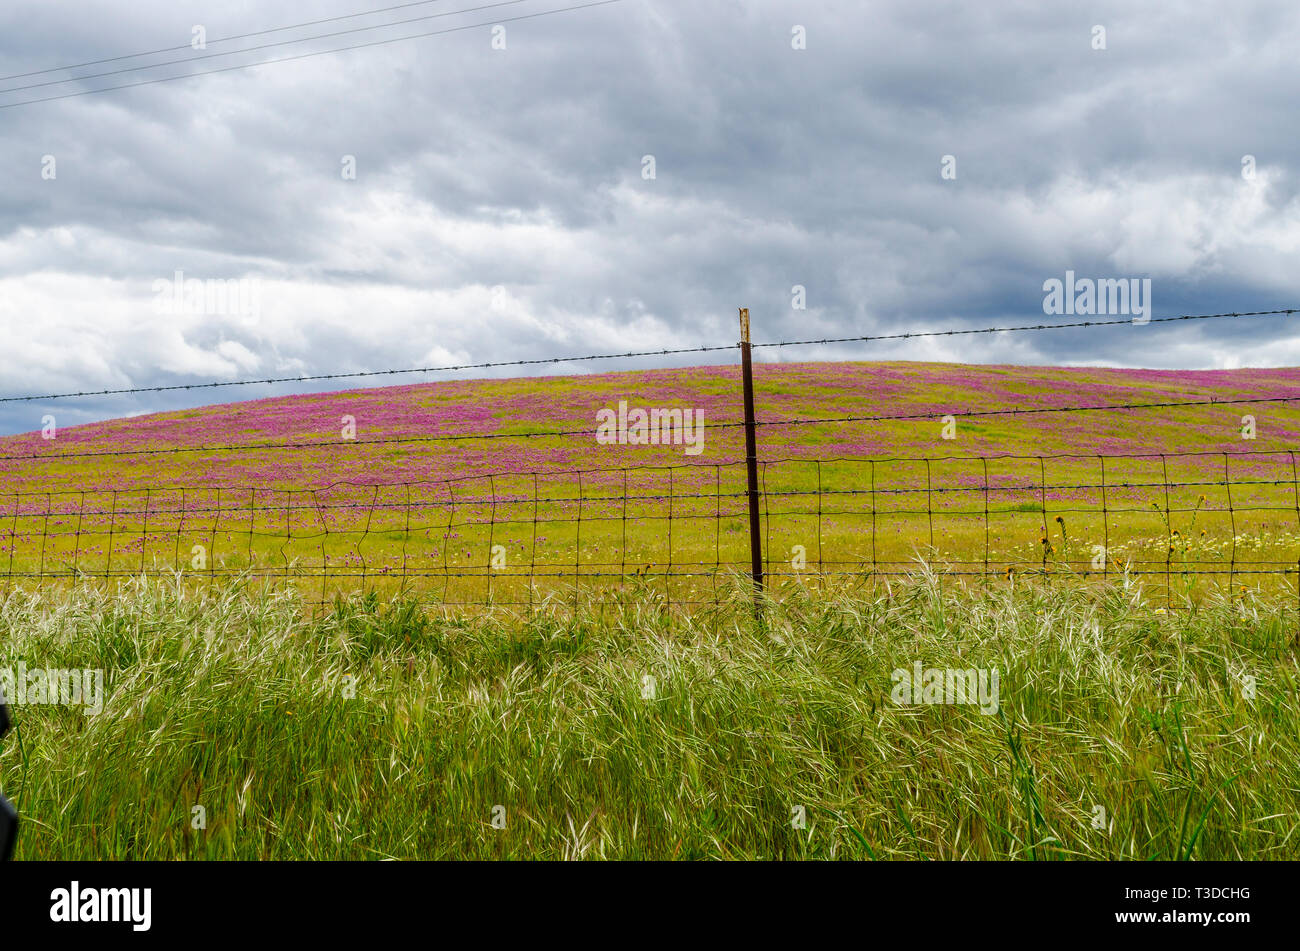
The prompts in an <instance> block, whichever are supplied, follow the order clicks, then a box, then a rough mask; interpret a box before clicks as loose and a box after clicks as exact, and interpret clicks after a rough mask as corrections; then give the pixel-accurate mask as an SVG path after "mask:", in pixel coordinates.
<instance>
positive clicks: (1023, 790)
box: [0, 572, 1300, 859]
mask: <svg viewBox="0 0 1300 951" xmlns="http://www.w3.org/2000/svg"><path fill="white" fill-rule="evenodd" d="M1298 651H1300V647H1298V646H1297V641H1296V617H1295V609H1294V606H1293V605H1292V604H1285V605H1284V604H1261V603H1253V602H1251V601H1249V600H1247V601H1236V602H1231V603H1230V602H1222V601H1218V602H1216V601H1209V602H1203V603H1201V604H1199V605H1197V606H1195V607H1193V606H1190V605H1189V606H1188V608H1187V609H1186V610H1182V611H1166V612H1163V613H1159V612H1157V611H1156V610H1153V609H1152V608H1151V607H1149V606H1146V605H1144V604H1143V603H1142V599H1141V595H1140V592H1138V591H1137V590H1125V589H1124V588H1122V587H1116V588H1111V589H1097V588H1093V589H1091V590H1086V589H1083V588H1080V587H1072V586H1069V585H1064V584H1062V585H1058V586H1053V587H1032V586H1026V585H1023V584H1018V585H1017V586H1016V587H1015V588H1014V589H1013V588H1011V587H1009V586H1007V585H1005V584H1004V585H1001V586H997V587H995V588H992V589H987V590H986V589H981V588H972V589H960V588H956V587H955V586H954V585H953V583H952V582H951V581H946V582H944V584H943V586H942V587H941V586H940V585H939V584H938V582H937V581H936V580H935V578H934V577H932V576H929V575H927V574H925V573H924V572H922V573H921V574H919V575H918V576H917V577H916V578H915V579H914V580H911V581H908V582H904V583H901V584H896V585H894V586H893V587H892V589H891V590H890V591H888V592H886V591H884V590H883V589H882V590H878V591H873V592H870V593H866V592H864V591H858V592H857V593H855V592H854V591H851V590H844V591H840V592H838V593H832V594H817V595H800V594H799V593H798V592H792V593H790V594H789V595H788V596H787V597H786V598H785V599H784V600H783V601H782V602H781V603H779V604H771V605H769V606H768V608H767V611H766V614H765V621H764V623H763V624H762V625H758V624H756V623H755V620H754V618H753V616H752V614H751V612H750V610H749V607H748V604H747V603H746V601H745V599H744V598H743V597H741V596H739V595H738V596H737V597H736V599H735V600H734V603H732V604H730V605H726V606H724V607H723V608H722V609H720V610H718V611H713V612H708V613H699V614H692V615H682V614H680V613H677V612H674V613H672V614H671V615H670V614H668V613H666V612H665V611H664V610H663V609H662V607H661V606H660V605H659V604H658V603H657V601H656V599H655V597H654V596H653V595H651V594H649V593H646V594H644V595H636V596H630V597H628V599H627V601H626V602H625V603H623V604H621V605H620V606H619V607H617V608H608V607H607V608H606V609H605V610H604V612H603V614H602V613H590V614H587V613H582V612H579V613H578V614H577V616H571V612H568V611H567V610H566V611H559V610H557V611H555V612H553V613H548V612H547V611H542V612H540V613H538V614H536V615H535V616H531V617H528V618H527V619H518V618H510V617H496V618H493V617H490V616H487V617H459V618H448V617H442V616H439V615H438V614H437V612H427V611H424V610H422V609H421V608H420V607H419V606H418V605H415V604H412V603H400V602H397V603H378V602H377V601H376V600H375V599H365V598H358V599H355V600H353V601H350V602H340V603H338V604H337V605H336V606H335V608H334V610H332V611H331V612H329V613H328V614H326V615H324V616H319V617H314V618H313V617H308V616H305V615H303V614H302V612H301V610H300V609H299V608H298V607H296V606H295V600H294V598H293V597H292V595H291V594H289V593H280V594H276V593H266V592H259V591H254V590H252V589H250V588H243V587H241V586H239V585H233V586H231V587H229V588H226V589H224V590H218V592H216V593H207V594H202V595H199V596H197V597H196V596H195V595H194V594H193V593H190V594H185V593H184V592H182V591H180V590H179V589H177V588H175V587H169V586H168V585H166V584H164V583H160V582H157V581H153V582H145V581H140V582H137V583H132V584H128V585H125V586H123V587H122V588H121V589H119V590H114V591H111V592H105V591H96V590H92V589H87V588H82V589H81V590H79V591H77V592H75V593H67V592H63V593H59V594H57V595H48V594H47V595H45V596H41V595H34V594H24V593H18V592H15V593H11V594H9V595H8V596H7V599H6V600H4V601H3V603H2V604H0V667H6V666H8V667H13V666H15V665H16V664H17V663H18V661H19V660H20V659H21V660H22V661H24V662H25V663H26V664H27V666H28V667H42V668H102V669H103V670H104V671H105V674H106V682H107V693H108V700H107V703H106V706H105V710H104V712H103V713H102V714H100V715H99V716H87V715H86V714H85V713H84V712H83V711H81V710H79V709H77V708H71V707H56V706H33V705H27V706H22V707H18V708H16V709H15V710H14V713H15V719H16V721H17V724H18V728H19V732H18V736H16V737H15V736H14V735H12V734H11V736H10V737H9V738H7V739H6V741H5V745H4V747H3V752H2V755H0V788H3V789H4V791H5V792H6V794H7V795H8V796H9V797H10V798H11V799H13V800H16V802H17V805H18V807H19V810H20V812H21V813H22V815H23V817H24V821H25V825H24V827H23V829H22V833H21V837H20V841H19V845H18V855H17V857H18V858H20V859H53V858H60V859H81V858H92V859H123V858H126V859H172V858H190V859H202V858H220V859H226V858H237V859H258V858H264V859H299V858H325V859H330V858H350V859H379V858H390V857H400V858H475V859H478V858H546V859H558V858H577V857H586V858H620V859H669V858H677V859H695V858H726V859H740V858H764V859H766V858H782V859H798V858H841V859H847V858H853V859H866V858H875V859H885V858H993V859H1007V858H1014V859H1058V858H1083V857H1087V858H1127V859H1151V858H1156V859H1180V858H1206V859H1208V858H1216V859H1237V858H1243V859H1244V858H1296V857H1298V856H1300V829H1298V826H1300V816H1298V813H1300V700H1298V699H1297V685H1298V683H1300V677H1298V676H1297V653H1298ZM916 661H920V662H921V663H922V664H923V666H925V667H938V668H963V669H965V668H996V669H997V670H998V671H999V677H1000V707H999V710H998V712H997V713H996V714H992V715H985V714H983V713H981V712H980V711H979V708H978V707H975V706H961V705H930V706H926V705H921V706H899V705H897V704H895V703H894V702H893V701H892V700H891V690H892V688H893V681H892V680H891V671H893V670H894V669H895V668H905V669H911V668H912V665H913V664H914V662H916ZM349 678H351V680H349ZM647 678H652V679H647ZM1251 678H1253V681H1252V680H1251ZM1252 683H1253V690H1252V689H1251V687H1250V685H1251V684H1252ZM349 684H351V686H349ZM353 692H355V696H352V694H353ZM1252 693H1253V698H1252V697H1251V694H1252ZM200 806H201V807H202V809H203V813H198V812H197V811H196V807H200ZM496 807H501V808H496ZM801 815H802V816H803V817H804V818H805V821H804V822H800V821H799V819H800V816H801ZM494 816H495V818H496V819H497V825H501V824H502V820H504V822H503V824H504V828H497V827H495V826H494V823H493V820H494ZM199 818H205V820H206V823H204V822H200V821H199ZM204 824H206V828H195V826H196V825H198V826H202V825H204ZM801 825H802V826H803V827H802V828H800V827H798V826H801ZM1097 826H1101V828H1097Z"/></svg>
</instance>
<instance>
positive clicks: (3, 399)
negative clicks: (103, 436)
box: [0, 309, 1300, 403]
mask: <svg viewBox="0 0 1300 951" xmlns="http://www.w3.org/2000/svg"><path fill="white" fill-rule="evenodd" d="M1295 313H1300V310H1296V309H1289V310H1259V311H1244V312H1231V313H1222V314H1183V315H1179V316H1176V317H1154V318H1152V319H1151V321H1150V322H1151V323H1167V322H1170V321H1178V320H1214V319H1218V318H1225V317H1266V316H1276V315H1281V314H1295ZM1128 323H1130V321H1128V320H1091V321H1083V322H1079V323H1072V324H1034V325H1025V326H1019V327H986V328H979V329H973V330H918V331H915V332H909V333H901V334H877V335H872V336H862V337H836V338H827V339H823V340H785V341H779V342H773V343H756V344H753V347H754V348H755V349H757V348H759V347H802V346H815V345H821V344H831V343H865V342H872V341H878V340H899V339H906V338H912V337H943V336H955V335H958V334H987V333H1007V332H1013V331H1022V330H1023V331H1031V330H1059V329H1064V328H1066V327H1109V326H1117V325H1121V324H1128ZM736 346H737V345H736V344H715V345H705V346H699V347H678V348H674V349H667V350H640V351H630V352H627V353H594V354H587V355H585V356H569V357H548V358H538V359H530V360H497V361H493V362H490V363H462V364H456V365H451V366H441V367H409V368H403V369H393V370H359V371H356V372H352V373H317V374H308V375H303V376H285V377H267V378H264V379H258V380H222V381H216V382H207V383H176V384H170V385H167V386H132V387H121V388H118V389H105V390H81V391H78V392H69V393H46V394H39V395H32V396H0V403H29V402H36V401H41V400H61V399H73V398H80V397H87V396H122V395H127V394H134V393H166V392H171V391H175V390H202V389H215V388H218V387H227V386H260V385H268V384H274V383H298V382H310V381H315V380H348V379H362V378H366V377H378V376H398V375H401V374H406V373H446V372H453V371H458V370H487V369H498V368H501V367H522V366H537V365H542V364H557V363H585V362H587V361H590V360H619V359H628V358H632V357H652V356H672V355H676V354H683V353H717V352H719V351H723V350H734V349H736Z"/></svg>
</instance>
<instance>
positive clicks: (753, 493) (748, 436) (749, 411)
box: [740, 307, 763, 614]
mask: <svg viewBox="0 0 1300 951" xmlns="http://www.w3.org/2000/svg"><path fill="white" fill-rule="evenodd" d="M740 365H741V372H742V376H743V377H744V385H745V470H746V478H747V479H748V482H749V563H750V571H751V573H752V574H753V578H754V612H755V613H756V614H757V613H758V612H759V611H761V605H762V593H763V547H762V541H761V535H760V528H759V522H758V436H757V434H756V432H755V424H754V370H753V365H752V364H751V362H750V354H749V308H747V307H742V308H741V309H740Z"/></svg>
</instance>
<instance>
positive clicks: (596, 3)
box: [0, 0, 623, 109]
mask: <svg viewBox="0 0 1300 951" xmlns="http://www.w3.org/2000/svg"><path fill="white" fill-rule="evenodd" d="M622 2H623V0H592V2H591V3H581V4H578V5H577V6H572V7H562V8H559V9H555V10H541V11H539V12H537V13H526V14H520V15H519V16H514V17H503V18H502V19H499V20H491V21H486V22H481V23H469V24H465V25H464V26H454V27H448V28H447V29H444V30H430V31H428V32H425V33H412V34H409V35H407V36H395V37H390V38H389V39H385V40H372V41H371V42H369V43H357V44H355V45H353V46H340V47H338V48H336V49H329V50H316V51H314V52H311V53H297V54H295V55H293V56H281V57H279V58H277V59H267V60H262V61H260V62H257V63H241V64H239V65H236V66H221V67H218V68H216V69H206V70H200V71H198V72H195V73H185V74H183V75H181V76H162V77H159V78H157V79H142V80H140V81H139V82H134V83H122V84H120V85H117V86H104V87H102V88H100V89H82V90H79V91H78V92H69V93H62V94H60V95H57V96H45V97H43V98H40V99H24V100H21V101H19V102H9V103H5V104H3V105H0V109H14V108H16V107H18V106H30V105H34V104H36V103H41V102H55V101H57V100H60V99H74V98H77V97H79V96H93V95H95V94H97V93H101V92H113V91H115V90H118V89H134V88H136V87H138V86H153V85H156V84H158V83H169V82H175V81H176V80H179V79H193V78H194V77H196V76H212V75H215V74H217V73H228V72H232V71H234V70H240V69H252V68H254V67H257V66H269V65H272V64H275V63H289V62H293V61H294V60H300V59H310V58H311V57H313V56H325V55H326V54H329V53H346V52H349V51H351V50H360V49H368V48H370V47H372V46H385V45H387V44H389V43H401V42H403V41H405V40H418V39H424V38H426V37H430V36H444V35H446V34H448V33H459V32H462V31H464V30H474V29H478V28H479V27H484V26H495V25H498V24H504V23H518V22H520V21H522V20H535V19H539V18H541V17H545V16H552V15H554V14H557V13H573V12H575V11H577V10H587V9H591V8H593V7H604V6H609V5H610V4H614V3H622Z"/></svg>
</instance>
